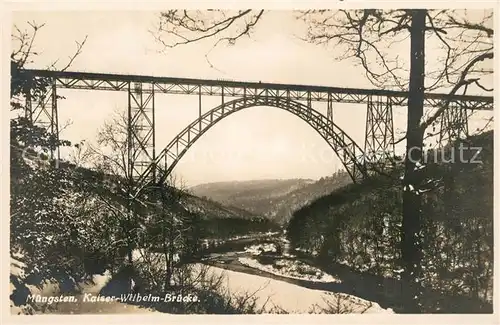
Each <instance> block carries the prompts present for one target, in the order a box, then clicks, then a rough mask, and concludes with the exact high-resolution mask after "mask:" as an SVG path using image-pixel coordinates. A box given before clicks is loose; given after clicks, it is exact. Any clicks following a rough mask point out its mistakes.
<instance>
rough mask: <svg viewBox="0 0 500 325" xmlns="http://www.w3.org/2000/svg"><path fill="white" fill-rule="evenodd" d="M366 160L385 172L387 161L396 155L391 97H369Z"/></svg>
mask: <svg viewBox="0 0 500 325" xmlns="http://www.w3.org/2000/svg"><path fill="white" fill-rule="evenodd" d="M364 151H365V155H366V156H365V160H366V162H367V164H369V165H370V166H371V167H374V168H375V169H379V170H381V171H383V170H384V169H385V165H386V163H385V162H384V161H385V160H386V159H390V158H391V157H392V156H393V155H394V152H395V150H394V122H393V116H392V101H391V98H390V97H385V101H384V98H383V97H377V98H376V99H375V100H374V99H373V96H372V95H369V96H368V102H367V112H366V133H365V149H364Z"/></svg>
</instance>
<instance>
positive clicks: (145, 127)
mask: <svg viewBox="0 0 500 325" xmlns="http://www.w3.org/2000/svg"><path fill="white" fill-rule="evenodd" d="M154 88H155V87H154V83H141V82H135V83H134V84H133V86H132V83H129V84H128V114H127V115H128V122H127V126H128V130H127V156H128V157H127V161H128V168H127V171H128V177H129V180H131V181H136V180H137V179H138V178H139V177H141V176H142V175H143V174H144V172H145V171H146V169H147V168H148V167H149V166H150V165H151V164H153V163H155V158H156V157H155V154H156V153H155V105H154V103H155V100H154ZM148 177H149V179H148V181H154V180H155V179H156V170H155V169H153V172H152V173H150V174H149V176H148Z"/></svg>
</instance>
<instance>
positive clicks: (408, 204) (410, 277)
mask: <svg viewBox="0 0 500 325" xmlns="http://www.w3.org/2000/svg"><path fill="white" fill-rule="evenodd" d="M425 20H426V10H423V9H419V10H413V11H412V24H411V29H410V34H411V53H410V59H411V66H410V84H409V95H408V120H407V137H406V139H407V140H406V141H407V142H406V160H405V177H404V182H403V183H404V189H403V229H402V230H403V231H402V240H401V244H402V252H401V253H402V258H403V266H404V272H403V283H404V284H405V289H404V290H405V291H404V295H405V299H404V300H405V310H406V311H408V312H410V313H416V312H419V311H420V308H419V303H418V301H419V298H420V295H421V290H420V280H419V279H420V276H421V256H422V253H421V240H420V222H421V220H420V219H421V214H422V211H421V200H420V195H418V194H417V193H416V191H417V190H418V189H419V188H420V184H421V183H422V180H423V176H422V171H421V170H420V169H419V170H416V168H415V167H416V162H420V161H421V158H422V147H423V134H424V130H421V129H420V127H419V124H420V121H421V118H422V115H423V107H424V77H425V60H424V52H425ZM410 185H411V186H410Z"/></svg>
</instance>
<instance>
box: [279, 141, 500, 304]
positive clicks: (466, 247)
mask: <svg viewBox="0 0 500 325" xmlns="http://www.w3.org/2000/svg"><path fill="white" fill-rule="evenodd" d="M468 144H470V145H471V146H472V147H479V148H482V150H481V153H480V154H479V156H478V157H477V158H476V159H477V160H481V163H467V162H460V161H459V158H458V157H459V144H455V145H454V146H453V147H447V148H446V150H445V156H446V159H447V161H449V160H450V157H451V153H452V150H454V151H455V157H456V159H455V162H453V163H442V162H441V163H433V162H429V163H427V164H426V165H425V166H423V168H425V172H426V177H427V181H428V184H429V189H428V190H427V191H425V192H421V193H420V194H421V195H422V198H423V212H424V213H423V215H424V220H423V225H422V229H423V234H422V238H423V254H424V256H423V265H422V267H423V270H424V278H423V279H422V285H423V286H424V288H426V290H427V295H426V296H425V297H422V299H421V300H422V303H423V305H424V309H425V310H427V311H429V312H446V311H448V312H450V311H460V312H466V311H467V310H468V311H471V312H472V311H478V310H491V308H492V297H493V292H492V285H493V282H492V281H493V278H492V277H493V132H487V133H483V134H480V135H478V136H475V137H472V138H471V139H470V140H469V141H468ZM476 151H477V150H469V151H465V152H464V157H465V158H466V159H468V158H472V156H473V155H475V152H476ZM434 153H436V151H433V152H430V153H429V155H432V156H433V155H434ZM467 157H468V158H467ZM441 160H442V159H440V160H439V161H441ZM429 161H430V159H429ZM400 175H402V170H394V171H393V173H392V175H390V176H392V177H387V176H377V177H375V178H373V179H372V180H370V181H369V182H366V183H364V184H359V185H358V184H351V185H348V186H346V187H343V188H341V189H338V190H336V191H334V192H332V193H331V194H329V195H326V196H323V197H321V198H319V199H317V200H316V201H314V202H313V203H311V204H310V205H308V206H306V207H303V208H302V209H300V210H298V211H296V212H295V213H294V215H293V218H292V219H291V221H290V223H289V226H288V233H287V235H288V238H289V240H290V241H291V243H292V245H293V246H294V247H296V248H300V249H301V250H303V251H305V252H306V254H307V255H309V256H312V257H314V258H316V259H317V261H318V262H319V263H321V264H323V265H325V266H333V265H337V264H343V265H345V266H348V267H349V268H351V269H353V270H355V271H359V272H362V273H365V274H373V275H378V276H381V277H385V278H392V279H399V270H400V269H401V256H400V250H399V242H400V234H401V222H402V212H401V210H402V191H401V185H400ZM406 190H408V189H406Z"/></svg>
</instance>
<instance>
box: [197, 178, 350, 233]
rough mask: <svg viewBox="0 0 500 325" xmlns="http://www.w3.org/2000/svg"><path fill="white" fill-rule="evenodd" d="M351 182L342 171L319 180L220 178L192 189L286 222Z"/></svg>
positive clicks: (209, 196)
mask: <svg viewBox="0 0 500 325" xmlns="http://www.w3.org/2000/svg"><path fill="white" fill-rule="evenodd" d="M351 182H352V181H351V179H350V177H349V175H348V174H347V173H346V172H344V171H338V172H336V173H334V174H333V175H332V176H329V177H323V178H321V179H320V180H318V181H313V180H304V179H286V180H254V181H241V182H219V183H208V184H201V185H197V186H194V187H192V188H191V189H190V190H191V191H192V192H193V193H194V194H196V195H197V196H200V197H206V198H208V199H210V200H213V201H216V202H220V203H222V204H224V205H226V206H234V207H238V208H241V209H244V210H247V211H251V212H253V213H255V214H258V215H262V216H265V217H267V218H268V219H270V220H272V221H273V222H276V223H279V224H285V223H286V222H288V220H290V218H291V216H292V213H293V212H294V211H295V210H297V209H299V208H301V207H303V206H305V205H307V204H308V203H310V202H312V201H313V200H314V199H316V198H319V197H321V196H323V195H326V194H328V193H331V192H332V191H333V190H334V189H336V188H339V187H342V186H345V185H347V184H349V183H351Z"/></svg>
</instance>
